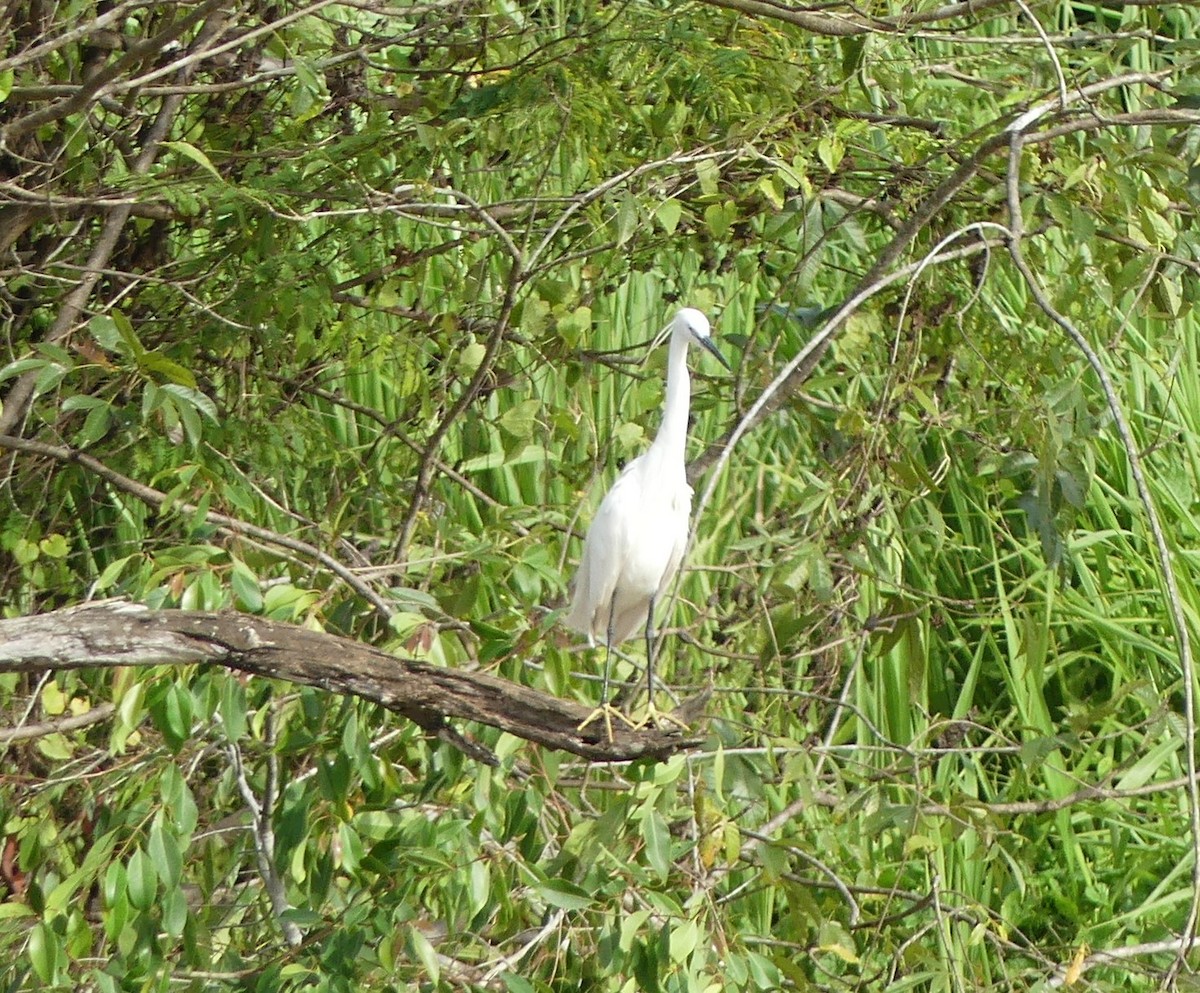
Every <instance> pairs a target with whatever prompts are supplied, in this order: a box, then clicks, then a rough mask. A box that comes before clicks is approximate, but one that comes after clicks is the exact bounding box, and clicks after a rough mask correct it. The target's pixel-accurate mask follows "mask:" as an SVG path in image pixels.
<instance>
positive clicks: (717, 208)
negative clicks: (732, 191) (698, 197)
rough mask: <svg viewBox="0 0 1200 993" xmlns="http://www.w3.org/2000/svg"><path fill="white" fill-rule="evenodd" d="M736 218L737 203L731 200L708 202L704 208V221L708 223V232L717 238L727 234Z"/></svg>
mask: <svg viewBox="0 0 1200 993" xmlns="http://www.w3.org/2000/svg"><path fill="white" fill-rule="evenodd" d="M736 219H737V204H735V203H734V202H733V201H732V200H726V201H725V202H724V203H713V204H709V205H708V206H707V207H705V208H704V223H705V224H707V225H708V230H709V233H710V234H711V235H712V236H713V237H714V238H716V239H718V240H720V239H723V238H724V237H725V236H726V235H727V234H729V228H730V226H731V225H732V224H733V222H734V221H735V220H736Z"/></svg>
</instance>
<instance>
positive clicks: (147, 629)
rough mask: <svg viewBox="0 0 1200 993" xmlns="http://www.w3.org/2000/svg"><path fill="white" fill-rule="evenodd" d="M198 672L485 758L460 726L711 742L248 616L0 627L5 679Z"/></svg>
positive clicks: (92, 610) (537, 738) (155, 615)
mask: <svg viewBox="0 0 1200 993" xmlns="http://www.w3.org/2000/svg"><path fill="white" fill-rule="evenodd" d="M196 663H208V664H212V665H220V666H225V667H226V668H228V669H237V670H239V671H241V672H248V673H252V674H253V675H256V676H265V677H268V678H270V679H286V680H290V681H291V682H294V683H303V684H305V685H307V686H316V687H319V688H321V689H324V690H328V691H329V692H331V693H338V694H343V695H345V694H349V695H353V696H357V697H361V698H362V699H364V700H370V701H372V702H374V703H379V704H382V705H383V706H384V707H387V708H388V709H389V710H393V711H395V712H396V713H399V714H402V715H404V716H405V717H407V718H409V719H410V720H413V721H415V722H416V723H418V724H419V725H421V727H423V728H425V729H426V730H427V731H429V732H431V733H435V734H438V735H439V736H442V737H444V738H446V739H447V740H451V741H455V743H456V744H459V745H462V746H464V747H466V748H467V749H468V751H470V753H471V754H473V755H475V756H476V757H479V758H483V759H485V760H486V758H487V757H488V756H489V755H490V753H488V752H486V750H484V749H482V748H479V747H477V746H476V747H471V746H470V744H469V743H468V742H466V741H465V740H464V739H461V738H459V737H458V735H457V732H455V731H454V730H453V729H452V728H451V727H450V725H449V723H448V721H449V720H450V719H451V718H457V719H461V720H469V721H477V722H478V723H480V724H487V725H489V726H491V727H495V728H500V729H501V730H503V731H508V732H509V733H510V734H514V735H516V736H517V737H519V738H524V739H525V740H527V741H532V742H536V743H537V744H540V745H546V746H548V747H550V748H558V749H562V750H563V751H567V752H572V753H573V754H575V755H580V756H582V757H584V758H587V759H592V760H594V761H598V762H615V761H624V760H629V759H637V758H654V759H662V758H665V757H667V756H669V755H671V754H673V753H674V752H677V751H680V750H682V749H685V748H689V747H694V746H695V745H697V744H699V742H700V740H701V739H699V738H695V737H683V736H681V735H680V734H678V733H677V732H675V731H674V730H671V731H668V730H659V729H656V728H650V729H646V730H641V731H632V730H630V729H628V728H625V727H621V726H619V725H614V727H613V740H612V741H609V740H607V735H606V732H605V730H604V727H603V722H602V721H596V722H594V723H593V724H591V725H589V726H588V727H587V728H585V729H584V730H583V731H580V730H579V725H580V723H581V722H582V721H583V720H584V718H586V717H587V716H588V713H589V711H588V710H587V709H586V708H584V707H581V706H579V705H578V704H574V703H570V702H568V701H565V700H560V699H558V698H557V697H553V696H549V695H548V694H545V693H540V692H538V691H536V690H531V689H529V688H527V687H524V686H519V685H517V684H516V683H510V682H509V681H508V680H506V679H501V678H499V677H497V676H492V675H488V674H487V673H480V672H463V671H460V670H457V669H445V668H441V667H439V666H434V665H428V664H426V663H424V662H416V661H413V660H411V659H403V658H397V657H395V656H392V655H388V654H387V653H386V652H382V651H380V650H378V649H376V648H372V647H371V646H369V645H364V644H362V643H360V642H356V641H351V640H350V639H348V638H342V637H339V636H337V635H332V634H325V633H322V632H318V631H310V630H308V629H307V628H302V627H298V626H296V625H294V624H282V623H279V622H277V621H269V620H265V619H263V618H261V617H253V616H250V615H248V614H235V613H211V612H205V611H194V610H151V609H149V608H147V607H143V606H141V605H139V604H132V603H125V602H121V601H104V602H101V603H95V604H85V605H83V606H80V607H70V608H67V609H65V610H56V611H53V612H51V613H47V614H40V615H35V616H32V617H20V618H16V619H14V620H0V673H4V672H44V671H46V670H47V669H86V668H96V667H101V668H102V667H108V666H149V665H190V664H196ZM456 739H457V740H456Z"/></svg>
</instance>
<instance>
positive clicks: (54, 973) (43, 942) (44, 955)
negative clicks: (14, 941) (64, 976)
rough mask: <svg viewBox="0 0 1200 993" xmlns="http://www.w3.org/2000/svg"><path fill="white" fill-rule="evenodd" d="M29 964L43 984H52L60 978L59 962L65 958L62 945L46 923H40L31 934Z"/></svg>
mask: <svg viewBox="0 0 1200 993" xmlns="http://www.w3.org/2000/svg"><path fill="white" fill-rule="evenodd" d="M28 953H29V964H30V965H32V966H33V971H34V972H36V973H37V975H38V978H39V979H40V980H41V981H42V982H43V983H52V982H54V981H55V980H56V979H57V977H58V969H59V962H60V961H61V960H62V958H63V951H62V944H61V943H60V942H59V940H58V935H56V934H55V933H54V930H53V929H52V928H50V927H49V926H48V925H47V924H46V923H45V922H43V921H39V922H38V923H37V924H36V925H35V926H34V928H33V930H32V931H31V932H30V933H29V950H28Z"/></svg>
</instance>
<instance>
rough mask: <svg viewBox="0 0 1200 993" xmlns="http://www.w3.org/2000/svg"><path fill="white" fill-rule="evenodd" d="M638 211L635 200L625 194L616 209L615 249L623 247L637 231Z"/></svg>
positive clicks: (630, 194) (632, 196) (633, 197)
mask: <svg viewBox="0 0 1200 993" xmlns="http://www.w3.org/2000/svg"><path fill="white" fill-rule="evenodd" d="M638 220H639V210H638V201H637V198H636V197H635V196H634V195H633V194H632V193H626V194H625V196H624V197H622V198H621V203H620V205H619V206H618V207H617V247H618V248H619V247H620V246H621V245H624V244H625V242H627V241H628V240H629V239H630V238H631V237H632V236H633V232H634V231H636V230H637V226H638Z"/></svg>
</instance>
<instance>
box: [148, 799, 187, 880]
mask: <svg viewBox="0 0 1200 993" xmlns="http://www.w3.org/2000/svg"><path fill="white" fill-rule="evenodd" d="M146 851H147V854H148V855H149V856H150V858H151V859H152V860H153V862H154V869H155V871H156V872H157V873H158V877H159V879H161V880H162V881H163V886H164V887H165V888H166V889H167V890H173V889H175V888H176V887H177V886H178V885H179V879H180V877H181V876H182V874H183V856H182V855H181V854H180V851H179V842H178V841H177V840H176V838H175V834H174V831H173V830H171V829H169V828H167V827H166V824H165V822H164V820H163V815H162V811H159V812H158V813H157V814H155V816H154V822H153V824H152V825H151V826H150V840H149V841H148V843H147V848H146Z"/></svg>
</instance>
